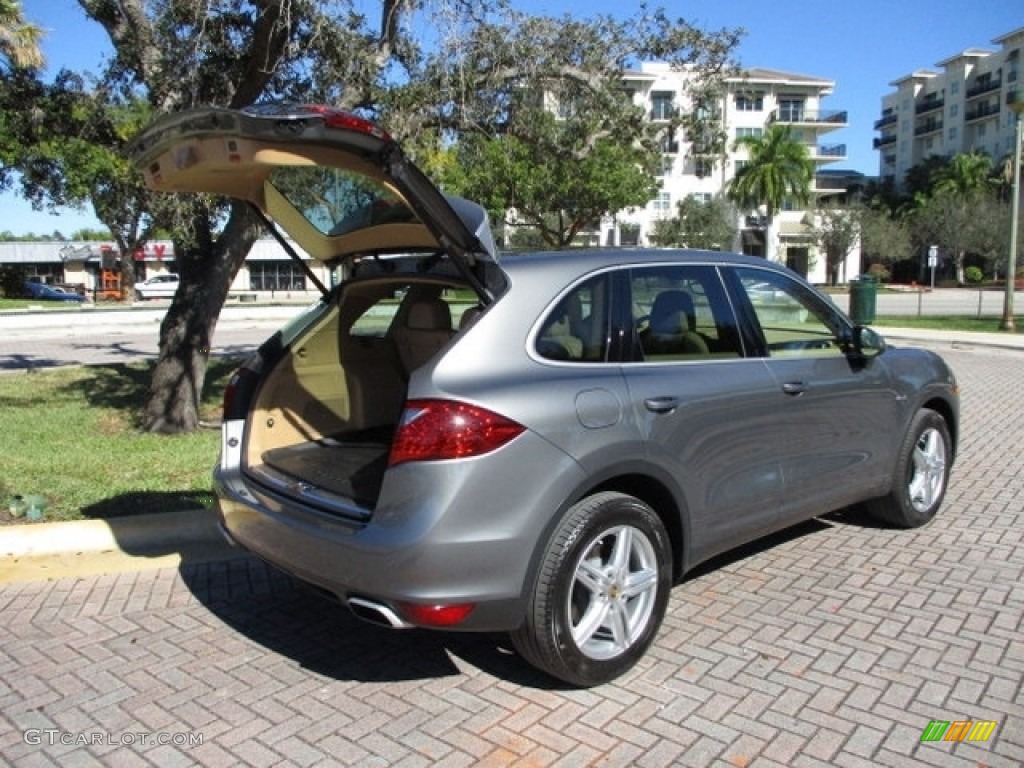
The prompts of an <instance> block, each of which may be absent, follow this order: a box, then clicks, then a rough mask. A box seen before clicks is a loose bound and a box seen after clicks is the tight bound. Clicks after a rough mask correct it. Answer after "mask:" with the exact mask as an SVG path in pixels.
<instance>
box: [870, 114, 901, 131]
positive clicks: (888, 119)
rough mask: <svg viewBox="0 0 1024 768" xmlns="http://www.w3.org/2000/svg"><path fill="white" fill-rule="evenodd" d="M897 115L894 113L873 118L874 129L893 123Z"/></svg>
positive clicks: (897, 117)
mask: <svg viewBox="0 0 1024 768" xmlns="http://www.w3.org/2000/svg"><path fill="white" fill-rule="evenodd" d="M898 119H899V116H898V115H897V114H895V113H892V114H888V115H882V116H881V117H880V118H879V119H878V120H875V130H876V131H877V130H880V129H882V128H885V126H887V125H895V124H896V121H897V120H898Z"/></svg>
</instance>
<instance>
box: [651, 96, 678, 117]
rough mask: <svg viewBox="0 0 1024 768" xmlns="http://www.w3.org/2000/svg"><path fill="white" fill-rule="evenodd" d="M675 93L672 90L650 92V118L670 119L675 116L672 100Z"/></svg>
mask: <svg viewBox="0 0 1024 768" xmlns="http://www.w3.org/2000/svg"><path fill="white" fill-rule="evenodd" d="M674 97H675V94H673V93H672V91H653V92H652V93H651V119H652V120H671V119H672V118H673V117H675V116H676V114H675V107H673V106H672V101H673V99H674Z"/></svg>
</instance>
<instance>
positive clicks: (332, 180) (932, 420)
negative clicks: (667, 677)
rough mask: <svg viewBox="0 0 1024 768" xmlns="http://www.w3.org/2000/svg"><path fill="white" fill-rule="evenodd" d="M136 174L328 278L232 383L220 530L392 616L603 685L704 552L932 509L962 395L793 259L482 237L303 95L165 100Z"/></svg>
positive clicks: (933, 359) (360, 133)
mask: <svg viewBox="0 0 1024 768" xmlns="http://www.w3.org/2000/svg"><path fill="white" fill-rule="evenodd" d="M132 152H133V156H134V160H135V162H136V165H137V167H139V168H140V169H141V170H142V171H143V173H144V175H145V177H146V179H147V182H148V183H149V184H150V185H151V186H152V187H154V188H156V189H162V190H168V191H182V190H184V191H191V192H203V193H212V194H222V195H230V196H234V197H237V198H243V199H245V200H248V201H249V202H251V203H252V204H253V205H254V206H255V207H257V208H258V209H259V210H260V211H261V212H263V213H264V214H265V215H266V216H268V217H269V218H270V219H273V220H274V221H276V222H277V223H279V224H280V225H281V226H282V227H283V228H284V229H285V230H286V231H287V232H288V234H289V235H290V237H291V238H292V241H287V240H285V239H284V238H282V239H281V242H282V243H283V245H285V246H287V247H290V246H291V243H292V242H294V244H295V245H297V246H298V248H299V249H301V250H303V251H305V253H306V254H308V255H309V256H311V257H312V258H314V259H319V260H321V261H324V262H326V263H327V264H329V265H332V266H333V267H334V268H335V269H336V270H337V275H338V284H337V285H336V287H334V288H332V289H331V290H329V291H327V290H325V295H324V298H323V300H322V301H320V302H319V303H318V304H317V305H316V306H314V307H312V308H311V309H309V311H307V312H306V313H305V314H303V315H301V316H300V317H298V318H297V319H296V320H294V321H293V322H291V323H290V324H289V325H288V326H287V327H285V328H283V329H282V330H281V331H279V332H278V333H276V334H275V335H274V336H273V337H272V338H270V339H269V340H268V341H267V342H266V343H265V344H264V345H263V346H262V347H261V348H260V350H259V352H258V354H256V355H255V356H253V357H252V359H250V360H249V361H248V362H246V363H245V364H244V365H243V366H242V367H241V368H240V369H239V370H238V372H237V373H236V374H235V375H234V377H233V379H232V381H231V383H230V386H229V387H228V390H227V392H226V393H225V398H224V401H225V402H224V425H223V447H222V454H221V457H220V461H219V464H218V466H217V467H216V469H215V472H214V478H215V486H216V491H217V494H218V496H219V499H220V515H221V518H222V523H223V528H224V530H225V532H226V534H227V535H228V536H229V537H230V538H231V540H232V541H234V542H236V543H237V544H239V545H240V546H242V547H244V548H246V549H248V550H251V551H252V552H254V553H255V554H256V555H258V556H259V557H261V558H263V559H265V560H266V561H268V562H270V563H272V564H274V565H276V566H278V567H280V568H282V569H283V570H285V571H287V572H288V573H291V574H293V575H294V576H296V577H298V578H299V579H301V580H304V581H306V582H309V583H310V584H312V585H315V586H317V587H319V588H320V589H321V590H322V591H324V592H326V593H328V594H329V595H331V596H333V597H334V598H336V599H337V600H339V601H340V602H341V603H343V604H345V605H347V606H348V607H349V608H350V609H351V610H352V611H353V612H354V613H355V614H356V615H358V616H360V617H362V618H364V619H368V620H371V621H374V622H377V623H380V624H385V625H388V626H391V627H410V626H418V627H434V628H445V629H451V630H467V631H499V630H500V631H508V632H510V633H511V636H512V640H513V643H514V645H515V647H516V649H517V650H518V651H519V652H520V653H521V655H522V656H523V657H524V658H525V659H526V660H527V661H529V662H530V663H531V664H533V665H535V666H537V667H539V668H540V669H542V670H545V671H547V672H548V673H550V674H552V675H555V676H557V677H559V678H561V679H563V680H565V681H568V682H570V683H573V684H576V685H583V686H587V685H594V684H598V683H602V682H604V681H607V680H610V679H612V678H614V677H616V676H617V675H619V674H621V673H622V672H624V671H625V670H627V669H628V668H629V667H630V666H632V665H633V664H634V663H635V662H636V661H637V659H638V658H639V657H640V656H641V655H642V654H643V653H644V651H645V650H646V648H647V647H648V646H649V645H650V643H651V642H652V641H653V639H654V637H655V634H656V632H657V630H658V627H659V625H660V623H661V620H662V617H663V615H664V613H665V610H666V605H667V602H668V598H669V590H670V587H671V586H672V584H673V582H674V581H675V580H677V579H679V578H680V576H681V575H682V574H684V573H686V572H687V571H688V570H689V569H691V568H693V567H694V566H695V565H696V564H697V563H700V562H702V561H705V560H707V559H708V558H710V557H712V556H714V555H716V554H718V553H721V552H723V551H725V550H728V549H730V548H733V547H736V546H737V545H739V544H742V543H744V542H748V541H750V540H752V539H755V538H757V537H760V536H763V535H765V534H767V533H770V532H772V531H776V530H778V529H780V528H784V527H786V526H791V525H793V524H794V523H797V522H799V521H802V520H806V519H808V518H811V517H814V516H816V515H820V514H823V513H826V512H828V511H830V510H835V509H837V508H841V507H845V506H847V505H852V504H855V503H860V502H863V503H865V504H866V507H867V509H868V510H870V511H871V512H872V513H873V514H874V515H876V516H877V517H878V518H880V519H881V520H884V521H887V522H888V523H891V524H894V525H896V526H905V527H909V526H918V525H922V524H924V523H926V522H928V521H929V520H930V519H931V518H932V517H933V516H934V515H935V514H936V511H937V510H938V508H939V505H940V504H941V502H942V498H943V494H944V492H945V489H946V484H947V480H948V477H949V471H950V467H951V464H952V461H953V457H954V453H955V447H956V439H957V424H958V394H957V386H956V382H955V380H954V377H953V374H952V373H951V372H950V370H949V368H947V366H946V365H945V364H944V363H943V361H942V360H941V359H940V358H939V357H938V356H936V355H934V354H932V353H930V352H927V351H923V350H919V349H897V348H892V347H887V346H886V345H885V344H884V343H883V341H882V339H881V338H880V337H879V336H878V335H877V334H876V333H875V332H873V331H872V330H870V329H868V328H862V327H854V326H853V325H851V323H850V322H849V320H847V318H846V317H845V316H844V315H843V314H842V313H840V312H839V311H838V310H837V309H836V308H835V306H834V305H833V304H832V303H831V302H830V301H829V300H828V299H827V298H825V297H823V296H822V295H821V294H819V293H818V292H816V291H815V290H814V289H813V288H811V287H810V286H809V285H807V283H805V282H804V281H803V280H802V279H800V278H799V277H798V276H796V275H795V274H793V273H791V272H789V271H788V270H786V269H784V268H782V267H780V266H778V265H776V264H772V263H769V262H767V261H765V260H763V259H757V258H749V257H744V256H738V255H731V254H721V253H706V252H697V251H685V250H617V249H614V250H613V249H609V250H604V249H601V250H588V251H567V252H561V253H531V254H517V255H504V256H501V257H500V259H499V256H498V253H497V251H496V249H495V247H494V243H493V242H492V239H491V236H490V233H489V229H488V225H487V217H486V214H485V213H484V211H483V210H481V209H480V208H479V207H478V206H476V205H475V204H473V203H470V202H468V201H465V200H461V199H458V198H453V197H448V196H445V195H443V194H442V193H441V192H440V191H438V190H437V189H436V188H435V187H434V186H433V185H432V184H431V183H430V182H429V181H428V180H427V179H426V178H425V177H424V176H423V174H422V173H421V172H420V171H418V170H417V169H416V167H415V166H413V165H412V164H411V163H410V162H409V160H408V159H407V158H406V157H405V156H404V155H403V153H402V151H401V149H400V148H399V146H398V145H397V144H396V143H395V142H394V141H393V140H392V139H390V138H389V137H388V136H387V135H386V134H385V133H384V132H383V131H381V130H380V129H379V128H378V127H377V126H375V125H374V124H372V123H369V122H367V121H365V120H363V119H361V118H359V117H356V116H354V115H351V114H347V113H343V112H338V111H334V110H330V109H324V108H316V107H296V108H292V107H264V108H258V109H254V110H251V111H241V112H239V111H228V110H219V109H204V110H197V111H193V112H189V113H184V114H179V115H175V116H170V117H167V118H164V119H162V120H160V121H158V122H157V123H155V124H154V125H153V126H151V127H150V128H148V129H147V130H146V131H145V132H144V133H143V134H142V135H141V136H140V137H138V138H137V139H136V141H135V142H134V144H133V147H132Z"/></svg>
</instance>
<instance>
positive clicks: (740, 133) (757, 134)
mask: <svg viewBox="0 0 1024 768" xmlns="http://www.w3.org/2000/svg"><path fill="white" fill-rule="evenodd" d="M763 135H764V128H737V129H736V138H737V139H742V138H743V137H744V136H752V137H754V138H755V139H759V138H761V137H762V136H763Z"/></svg>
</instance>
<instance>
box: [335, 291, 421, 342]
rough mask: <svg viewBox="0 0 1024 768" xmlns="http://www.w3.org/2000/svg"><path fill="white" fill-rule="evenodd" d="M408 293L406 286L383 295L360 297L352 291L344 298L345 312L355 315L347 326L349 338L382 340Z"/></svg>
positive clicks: (378, 293)
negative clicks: (361, 337)
mask: <svg viewBox="0 0 1024 768" xmlns="http://www.w3.org/2000/svg"><path fill="white" fill-rule="evenodd" d="M407 291H408V286H399V287H395V288H392V289H389V290H388V291H387V292H386V293H384V294H383V295H381V294H380V292H377V293H376V294H369V295H365V296H364V295H361V294H357V293H355V292H354V291H353V292H352V295H348V296H346V298H345V302H344V305H345V310H346V311H347V312H351V313H353V315H355V320H354V321H353V322H352V324H351V325H350V326H349V335H350V336H363V337H372V338H378V339H383V338H384V337H385V336H386V335H387V333H388V330H389V329H390V328H391V325H392V323H393V322H394V320H395V315H397V314H398V308H399V307H400V306H401V304H402V299H403V298H404V297H405V295H406V292H407Z"/></svg>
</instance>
